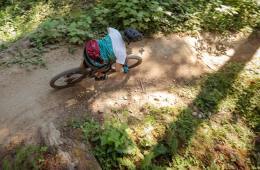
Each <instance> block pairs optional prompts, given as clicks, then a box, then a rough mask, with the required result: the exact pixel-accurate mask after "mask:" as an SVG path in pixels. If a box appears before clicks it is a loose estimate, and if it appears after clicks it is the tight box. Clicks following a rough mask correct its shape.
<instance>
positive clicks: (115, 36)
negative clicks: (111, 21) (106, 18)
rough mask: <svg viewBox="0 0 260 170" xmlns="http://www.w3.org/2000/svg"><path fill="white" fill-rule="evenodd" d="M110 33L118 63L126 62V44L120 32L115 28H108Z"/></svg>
mask: <svg viewBox="0 0 260 170" xmlns="http://www.w3.org/2000/svg"><path fill="white" fill-rule="evenodd" d="M107 31H108V35H109V37H110V38H111V41H112V47H113V52H114V55H115V57H116V63H119V64H122V65H123V64H125V60H126V46H125V42H124V40H123V38H122V36H121V34H120V32H119V31H118V30H116V29H114V28H111V27H109V28H108V29H107Z"/></svg>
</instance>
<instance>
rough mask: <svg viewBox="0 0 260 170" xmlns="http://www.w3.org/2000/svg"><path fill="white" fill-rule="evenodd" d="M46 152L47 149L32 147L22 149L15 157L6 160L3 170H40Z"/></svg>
mask: <svg viewBox="0 0 260 170" xmlns="http://www.w3.org/2000/svg"><path fill="white" fill-rule="evenodd" d="M46 151H47V148H46V147H39V146H32V145H30V146H23V147H20V148H18V149H17V150H16V151H15V153H14V157H6V158H4V160H3V167H2V168H3V170H11V169H13V170H24V169H33V170H37V169H40V168H41V166H42V162H43V160H44V159H43V154H44V153H45V152H46Z"/></svg>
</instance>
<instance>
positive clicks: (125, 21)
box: [95, 0, 169, 32]
mask: <svg viewBox="0 0 260 170" xmlns="http://www.w3.org/2000/svg"><path fill="white" fill-rule="evenodd" d="M164 5H166V4H165V3H164ZM95 12H96V15H95V17H96V18H97V21H98V22H100V23H101V24H102V25H104V26H108V25H112V26H114V27H117V28H120V29H123V28H126V27H134V28H137V29H139V30H142V31H145V32H153V31H157V30H159V29H161V28H163V27H164V26H165V25H167V24H169V21H168V20H167V16H166V15H165V11H164V9H163V6H162V5H161V4H160V3H159V2H158V1H156V0H152V1H151V0H149V1H148V0H133V1H131V2H129V1H126V0H120V1H113V0H106V1H102V2H101V3H100V4H98V5H97V6H96V8H95Z"/></svg>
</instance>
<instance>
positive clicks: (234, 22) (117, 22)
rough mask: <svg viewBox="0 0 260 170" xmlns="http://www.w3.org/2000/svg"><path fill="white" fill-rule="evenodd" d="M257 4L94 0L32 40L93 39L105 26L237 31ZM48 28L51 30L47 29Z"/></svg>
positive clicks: (254, 14)
mask: <svg viewBox="0 0 260 170" xmlns="http://www.w3.org/2000/svg"><path fill="white" fill-rule="evenodd" d="M259 17H260V13H259V7H257V5H256V2H254V1H253V0H239V1H232V0H223V1H221V0H211V1H209V2H208V1H206V0H198V1H191V0H189V1H184V0H181V1H170V0H162V1H158V0H152V1H148V0H133V1H131V2H129V1H126V0H120V1H113V0H106V1H100V2H97V3H96V4H95V5H94V6H93V7H92V8H90V9H89V10H88V11H86V12H78V13H77V15H75V16H70V17H66V18H65V17H64V18H65V22H64V19H59V20H57V19H54V20H53V21H47V22H46V23H45V24H43V25H42V26H41V27H40V28H39V30H38V31H37V32H36V33H35V34H34V35H33V37H34V38H32V41H33V42H35V43H36V44H37V43H38V41H40V42H42V44H43V45H44V44H46V43H56V42H60V41H64V40H65V41H67V42H69V43H73V44H81V43H82V42H83V41H84V40H86V39H89V38H96V37H95V35H96V34H97V33H103V31H104V30H105V28H106V27H108V26H112V27H116V28H118V29H124V28H126V27H133V28H136V29H139V30H141V31H142V32H144V33H146V34H149V33H153V32H158V31H161V32H173V31H174V32H176V31H177V32H179V31H182V32H183V31H201V30H209V31H217V32H225V31H239V30H240V29H242V28H244V27H255V26H256V25H257V22H258V20H259ZM49 28H50V30H51V32H48V31H49Z"/></svg>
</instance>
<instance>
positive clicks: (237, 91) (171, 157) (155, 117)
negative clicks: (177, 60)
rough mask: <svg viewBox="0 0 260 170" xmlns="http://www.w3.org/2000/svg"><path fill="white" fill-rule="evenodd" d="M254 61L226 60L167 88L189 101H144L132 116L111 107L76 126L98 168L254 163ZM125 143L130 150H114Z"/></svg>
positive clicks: (230, 166) (217, 166)
mask: <svg viewBox="0 0 260 170" xmlns="http://www.w3.org/2000/svg"><path fill="white" fill-rule="evenodd" d="M256 67H257V66H256V65H254V64H252V63H251V64H250V65H247V66H246V67H245V64H242V63H234V62H228V63H227V64H226V65H225V66H224V67H223V68H222V69H220V70H219V71H217V72H216V73H212V74H209V75H208V76H205V77H203V78H201V80H198V81H196V82H195V83H194V82H193V83H188V85H187V84H183V86H182V85H177V86H176V85H175V86H172V87H171V88H170V90H171V91H172V92H173V93H176V94H179V95H180V97H181V98H183V99H184V100H189V101H190V104H189V105H187V104H184V103H182V104H181V105H180V106H177V107H162V108H158V107H155V106H152V105H145V106H143V108H141V109H140V112H141V117H140V113H138V118H136V119H133V113H131V114H129V111H128V110H127V108H124V109H116V110H112V113H111V114H115V116H114V117H113V116H112V117H111V116H110V117H107V119H106V122H107V123H105V125H99V124H98V123H96V122H92V123H91V124H89V123H87V124H85V125H84V126H81V129H82V130H83V132H84V131H86V132H87V134H88V135H85V137H86V139H88V140H89V141H90V142H91V144H92V146H93V148H94V149H93V150H94V151H98V154H96V157H97V159H98V160H99V161H100V162H101V166H102V168H104V169H111V168H116V169H124V168H127V169H166V168H172V169H188V168H190V169H238V168H241V167H240V166H245V167H248V168H256V167H257V163H256V162H257V161H255V160H257V159H258V158H257V154H256V152H257V149H256V148H255V146H254V145H253V141H254V138H255V136H256V134H257V132H258V131H259V123H260V121H259V115H258V114H257V113H258V106H259V104H258V103H259V98H260V96H259V93H258V89H260V86H259V79H258V76H259V75H258V73H257V72H252V70H255V69H257V68H256ZM191 87H192V88H191ZM185 93H187V95H185ZM187 96H188V97H187ZM193 112H198V113H199V114H202V115H203V116H201V117H199V116H198V115H193ZM122 115H124V116H122ZM93 123H94V126H93ZM91 129H93V130H91ZM113 129H114V130H113ZM89 132H90V133H89ZM101 139H102V140H105V141H109V144H107V143H102V142H101V141H102V140H101ZM126 141H129V142H126ZM117 142H119V144H116V143H117ZM116 147H119V149H116ZM129 147H130V148H132V149H133V150H132V152H122V151H120V150H122V148H124V149H127V150H128V148H129ZM130 150H131V149H130ZM101 153H102V154H101ZM111 155H113V156H111Z"/></svg>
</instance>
